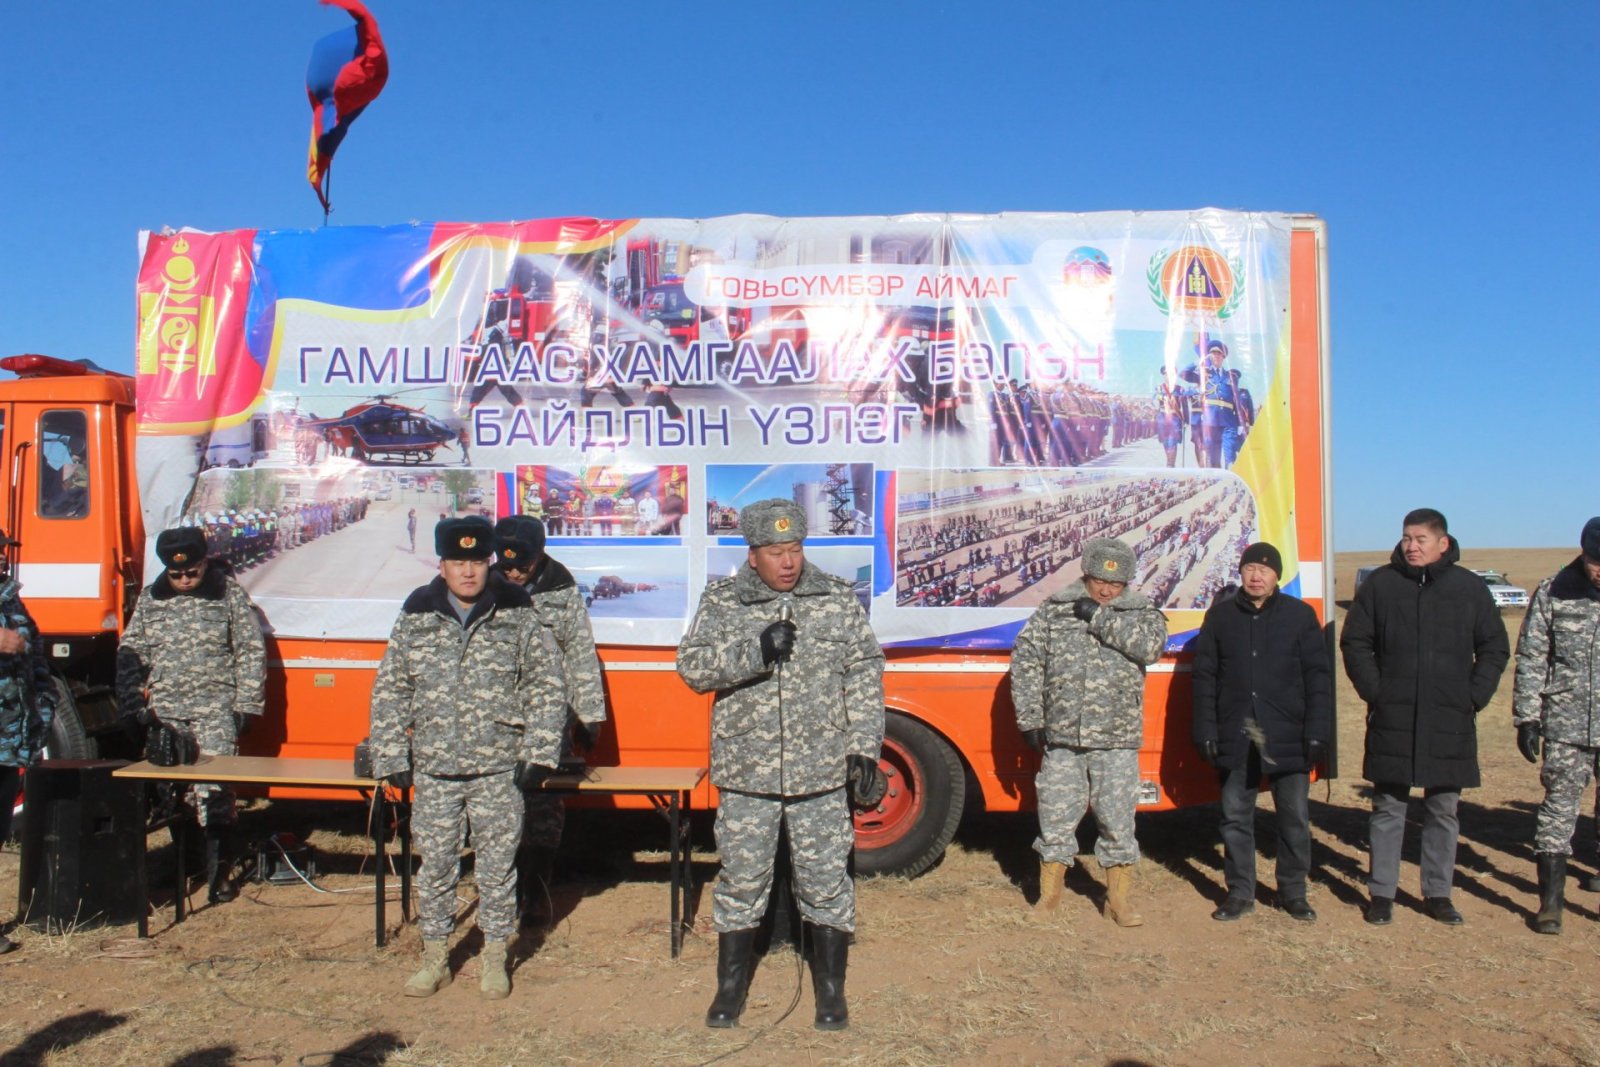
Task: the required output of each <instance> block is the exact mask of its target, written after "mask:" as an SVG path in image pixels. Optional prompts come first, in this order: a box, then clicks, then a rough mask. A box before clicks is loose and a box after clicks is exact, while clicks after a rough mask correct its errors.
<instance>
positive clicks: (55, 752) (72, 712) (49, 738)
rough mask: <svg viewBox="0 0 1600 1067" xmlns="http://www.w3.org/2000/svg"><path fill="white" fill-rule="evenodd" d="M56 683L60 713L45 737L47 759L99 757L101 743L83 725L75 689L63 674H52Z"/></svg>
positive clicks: (57, 710) (57, 709) (57, 705)
mask: <svg viewBox="0 0 1600 1067" xmlns="http://www.w3.org/2000/svg"><path fill="white" fill-rule="evenodd" d="M51 680H52V681H54V682H55V685H56V715H55V718H54V719H53V720H52V721H51V723H50V731H49V733H48V734H47V735H46V737H45V743H44V754H45V758H46V759H98V758H99V757H100V746H99V745H97V744H96V743H95V740H94V738H92V737H90V736H89V733H88V731H87V730H85V729H84V728H83V717H82V716H80V715H79V714H78V702H77V701H76V700H75V699H73V696H72V690H71V689H69V688H68V687H67V683H66V682H64V681H62V680H61V678H60V677H59V676H52V678H51Z"/></svg>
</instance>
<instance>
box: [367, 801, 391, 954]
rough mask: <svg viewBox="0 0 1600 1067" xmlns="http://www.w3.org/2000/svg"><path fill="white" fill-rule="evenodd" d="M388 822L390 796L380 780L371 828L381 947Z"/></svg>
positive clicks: (377, 938) (380, 944) (377, 939)
mask: <svg viewBox="0 0 1600 1067" xmlns="http://www.w3.org/2000/svg"><path fill="white" fill-rule="evenodd" d="M388 824H389V801H388V798H387V797H386V796H385V795H384V788H383V783H381V782H380V783H379V784H378V788H376V789H374V790H373V792H372V827H371V829H372V861H373V865H374V870H375V872H376V873H375V874H374V875H373V879H374V881H375V882H376V883H377V885H376V889H377V897H378V899H377V900H375V901H374V902H373V905H372V911H373V917H374V921H375V922H376V923H377V931H376V933H375V935H374V941H375V942H376V943H377V946H378V947H379V948H382V947H383V927H384V923H385V919H386V918H387V916H386V915H385V911H386V910H387V907H388V905H387V902H386V901H385V899H384V898H385V897H386V896H387V895H388V886H387V885H386V882H387V880H388V879H387V877H386V876H387V874H388V872H387V871H385V870H384V867H385V866H386V861H387V860H388V857H387V856H385V855H384V849H383V833H384V830H385V829H386V828H387V827H388Z"/></svg>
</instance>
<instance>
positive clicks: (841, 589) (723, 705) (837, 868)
mask: <svg viewBox="0 0 1600 1067" xmlns="http://www.w3.org/2000/svg"><path fill="white" fill-rule="evenodd" d="M739 529H740V533H741V534H743V536H744V540H745V543H746V544H747V545H748V546H749V549H748V557H747V562H746V564H745V565H744V566H743V567H742V568H740V570H739V571H738V573H737V574H735V575H734V576H733V577H731V578H724V579H721V580H718V581H714V582H712V583H710V584H709V585H707V586H706V589H705V592H704V593H703V594H702V595H701V598H700V606H699V609H698V611H697V612H696V613H695V617H694V621H693V622H692V623H691V624H690V626H689V631H688V633H687V634H686V635H685V636H684V639H683V642H682V643H681V644H680V645H679V646H678V657H677V664H678V673H679V675H680V676H681V677H682V678H683V680H684V681H685V682H686V683H688V685H689V687H690V688H691V689H693V690H694V691H695V692H697V693H715V694H716V698H715V703H714V704H713V706H712V725H711V729H712V741H711V782H712V784H713V785H715V786H716V787H717V789H718V790H719V791H720V799H719V802H718V807H717V820H716V839H717V851H718V854H719V856H720V858H721V860H722V870H721V872H720V873H719V874H718V876H717V882H716V887H715V888H714V890H713V891H712V925H713V928H714V929H715V930H716V932H717V991H716V995H715V997H714V999H713V1000H712V1002H711V1007H710V1008H709V1010H708V1011H707V1012H706V1025H707V1026H710V1027H717V1028H722V1027H730V1026H734V1025H737V1023H738V1021H739V1017H740V1015H742V1014H743V1012H744V1008H745V1001H746V995H747V993H748V991H749V988H750V980H751V977H752V974H753V971H754V967H755V948H756V936H757V928H758V926H759V925H760V923H761V920H762V917H763V916H764V914H765V913H766V910H767V904H768V900H769V897H770V895H771V892H772V883H773V864H774V858H775V856H776V854H777V850H778V840H779V836H780V834H784V833H786V834H787V835H788V842H789V850H790V861H791V866H792V869H793V880H794V895H795V898H796V900H797V901H798V903H799V908H800V914H801V917H802V919H803V926H802V940H803V943H805V944H808V945H809V952H810V957H811V975H812V989H813V992H814V995H815V1000H816V1013H815V1020H814V1025H815V1026H816V1027H817V1029H819V1030H842V1029H844V1028H845V1027H846V1026H848V1025H849V1010H848V1007H847V1004H846V1001H845V991H844V985H845V972H846V969H847V965H848V959H849V947H850V940H851V935H852V934H853V933H854V932H855V928H856V908H855V882H854V880H853V878H852V876H851V872H850V855H851V850H852V848H853V847H854V842H855V831H854V827H853V825H852V822H851V814H850V809H851V805H852V804H854V805H856V806H858V807H866V806H869V805H873V804H876V803H877V802H878V801H879V800H880V799H881V798H882V796H883V791H884V788H885V781H884V777H883V772H882V770H881V769H880V768H879V765H878V757H879V752H880V750H881V749H882V747H883V730H884V711H883V650H882V649H881V648H880V647H879V645H878V641H877V638H876V637H874V636H873V633H872V627H871V626H870V625H869V624H868V622H867V615H866V612H865V611H864V610H862V607H861V603H860V601H859V600H857V599H856V596H855V592H854V590H853V587H852V585H851V583H849V582H847V581H844V580H842V579H839V578H836V577H833V576H832V575H829V574H827V573H825V572H823V571H821V570H819V569H818V568H817V567H816V566H815V565H814V564H811V563H808V562H807V561H806V558H805V547H804V542H805V538H806V532H807V531H806V517H805V512H804V511H803V510H802V509H801V508H800V507H799V506H798V505H797V504H795V503H794V502H793V501H790V500H785V499H782V498H773V499H769V500H761V501H758V502H756V503H753V504H750V505H748V506H747V507H745V508H744V509H743V510H742V511H741V512H740V515H739Z"/></svg>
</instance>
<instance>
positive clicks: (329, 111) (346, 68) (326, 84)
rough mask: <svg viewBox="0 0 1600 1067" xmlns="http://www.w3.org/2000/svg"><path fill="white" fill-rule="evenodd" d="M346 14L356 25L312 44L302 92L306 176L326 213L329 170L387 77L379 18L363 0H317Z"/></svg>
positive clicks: (386, 55)
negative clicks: (307, 120) (307, 112)
mask: <svg viewBox="0 0 1600 1067" xmlns="http://www.w3.org/2000/svg"><path fill="white" fill-rule="evenodd" d="M321 2H322V3H324V4H329V5H332V6H335V7H341V8H343V9H344V10H345V11H347V12H349V13H350V17H351V18H353V19H355V20H356V24H355V25H354V26H351V27H350V28H348V29H343V30H340V31H338V32H337V33H330V34H328V36H326V37H324V38H322V39H321V40H319V41H318V42H317V43H316V44H315V45H313V46H312V48H311V62H310V64H308V65H307V67H306V96H308V97H309V98H310V99H311V156H310V159H309V160H308V161H307V163H306V180H307V181H309V182H310V183H311V188H312V189H314V190H315V191H316V194H317V199H318V200H320V201H322V213H323V216H324V218H326V216H327V214H328V210H329V208H328V168H329V167H330V166H331V165H332V163H333V153H334V152H335V151H337V150H338V148H339V142H340V141H342V140H344V135H345V133H346V132H347V131H348V130H349V129H350V124H351V123H352V122H354V121H355V120H356V116H357V115H360V114H361V112H362V111H364V110H365V109H366V106H367V105H368V104H370V103H372V102H373V101H374V100H376V99H377V98H378V94H379V93H380V92H382V91H383V85H384V83H385V82H387V81H388V80H389V54H388V53H387V52H386V51H384V48H383V38H382V37H381V36H380V35H379V34H378V20H377V19H375V18H373V17H372V12H370V11H368V10H367V9H366V7H365V6H364V5H363V4H362V3H361V0H321Z"/></svg>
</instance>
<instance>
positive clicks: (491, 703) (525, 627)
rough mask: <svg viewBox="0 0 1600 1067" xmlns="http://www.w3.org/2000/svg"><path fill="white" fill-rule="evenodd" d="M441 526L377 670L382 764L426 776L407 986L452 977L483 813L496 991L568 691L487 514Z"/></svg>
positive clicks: (505, 988)
mask: <svg viewBox="0 0 1600 1067" xmlns="http://www.w3.org/2000/svg"><path fill="white" fill-rule="evenodd" d="M433 540H434V550H435V552H436V553H437V554H438V556H439V577H437V578H435V579H434V580H433V581H432V582H430V583H429V584H427V585H424V586H422V587H420V588H418V589H416V590H415V591H413V592H412V594H411V595H410V596H409V597H407V598H406V602H405V605H404V606H403V607H402V608H401V609H400V617H399V618H398V619H397V620H396V621H395V624H394V630H393V632H392V633H391V634H390V635H389V648H388V650H387V651H386V652H385V653H384V657H383V663H382V665H381V666H379V668H378V678H377V681H376V682H375V683H374V684H373V688H372V747H373V773H374V775H375V776H376V777H378V778H381V779H384V780H385V781H386V782H387V783H388V784H389V785H391V786H394V787H396V788H400V789H405V788H409V787H412V786H413V783H414V785H415V790H416V795H415V798H414V801H413V807H412V816H411V827H412V833H413V835H414V837H415V841H416V846H417V851H418V852H419V853H420V854H421V856H422V866H421V869H420V870H419V871H418V874H417V892H418V912H419V918H420V920H421V927H422V969H421V970H419V971H418V972H417V973H416V974H414V975H412V977H411V979H410V980H409V981H407V982H406V985H405V994H406V995H407V996H411V997H428V996H432V995H433V994H434V993H436V992H438V991H439V990H440V989H442V988H443V987H444V986H445V985H447V984H448V983H449V981H450V965H449V938H450V932H451V930H452V929H453V928H454V926H455V910H456V909H455V904H456V896H455V889H456V882H457V881H458V880H459V878H460V875H461V849H462V848H463V846H464V845H465V843H466V836H467V830H468V827H469V825H470V827H471V831H472V847H473V851H474V862H473V870H474V874H475V878H476V881H477V884H478V912H477V922H478V929H479V930H481V931H483V959H482V964H483V978H482V981H481V983H480V986H479V988H480V991H481V992H482V994H483V995H484V996H485V997H486V998H488V999H491V1000H496V999H500V998H502V997H505V996H508V995H509V994H510V992H511V980H510V975H509V974H508V972H507V970H506V943H507V941H508V940H509V939H510V937H511V935H512V934H513V933H515V932H516V927H517V914H516V869H515V859H516V854H517V843H518V841H519V840H520V839H521V837H522V816H523V793H524V791H527V790H532V789H537V788H538V786H539V784H540V782H541V781H542V780H543V779H544V778H545V777H547V776H548V775H549V774H550V773H552V768H553V767H554V766H555V764H556V761H557V759H558V758H559V756H558V754H559V752H560V748H561V734H562V729H563V727H564V726H565V725H566V698H565V695H564V691H563V688H562V678H561V673H560V669H559V667H558V665H557V663H556V660H555V658H554V657H553V656H552V655H551V653H550V652H549V651H548V650H546V648H545V645H544V642H543V640H542V639H541V634H540V624H539V618H538V616H537V614H535V612H534V611H533V609H532V606H531V601H530V600H529V598H528V594H527V592H526V591H524V590H523V589H522V588H521V587H520V586H515V585H512V584H511V583H509V582H500V581H496V582H492V583H491V582H490V581H489V557H490V555H491V554H492V553H493V551H494V528H493V527H492V526H490V525H489V522H488V520H487V519H483V518H478V517H471V518H462V519H445V520H443V521H441V522H440V523H439V525H438V526H437V527H435V529H434V535H433Z"/></svg>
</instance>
